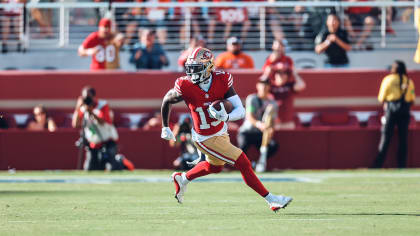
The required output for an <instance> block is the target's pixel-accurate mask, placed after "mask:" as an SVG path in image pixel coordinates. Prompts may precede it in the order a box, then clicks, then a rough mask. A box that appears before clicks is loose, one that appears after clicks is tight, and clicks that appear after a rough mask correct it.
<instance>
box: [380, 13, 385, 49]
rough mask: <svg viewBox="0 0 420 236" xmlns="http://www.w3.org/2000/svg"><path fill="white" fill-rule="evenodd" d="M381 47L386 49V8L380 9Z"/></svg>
mask: <svg viewBox="0 0 420 236" xmlns="http://www.w3.org/2000/svg"><path fill="white" fill-rule="evenodd" d="M381 47H382V48H384V47H386V7H385V6H382V7H381Z"/></svg>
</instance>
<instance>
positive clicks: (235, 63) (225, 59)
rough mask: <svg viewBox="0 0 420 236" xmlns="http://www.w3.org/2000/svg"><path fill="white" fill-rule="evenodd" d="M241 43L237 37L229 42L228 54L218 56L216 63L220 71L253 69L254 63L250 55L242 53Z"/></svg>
mask: <svg viewBox="0 0 420 236" xmlns="http://www.w3.org/2000/svg"><path fill="white" fill-rule="evenodd" d="M241 43H242V42H241V41H240V40H239V39H238V38H236V37H230V38H229V39H228V40H227V43H226V48H227V52H223V53H221V54H220V55H219V56H217V58H216V61H215V63H214V64H215V66H216V68H220V69H253V68H254V61H253V60H252V57H251V56H249V55H248V54H246V53H244V52H242V48H241V47H242V45H241Z"/></svg>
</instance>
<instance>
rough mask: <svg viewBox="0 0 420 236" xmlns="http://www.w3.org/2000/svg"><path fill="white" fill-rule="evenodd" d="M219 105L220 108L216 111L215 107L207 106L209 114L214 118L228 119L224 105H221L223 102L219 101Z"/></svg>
mask: <svg viewBox="0 0 420 236" xmlns="http://www.w3.org/2000/svg"><path fill="white" fill-rule="evenodd" d="M220 107H221V109H220V111H218V110H216V108H214V107H213V106H211V105H210V107H209V113H210V116H211V117H213V118H214V119H217V120H221V121H224V122H226V121H227V120H228V119H229V115H228V114H227V113H226V110H225V106H224V105H223V103H220Z"/></svg>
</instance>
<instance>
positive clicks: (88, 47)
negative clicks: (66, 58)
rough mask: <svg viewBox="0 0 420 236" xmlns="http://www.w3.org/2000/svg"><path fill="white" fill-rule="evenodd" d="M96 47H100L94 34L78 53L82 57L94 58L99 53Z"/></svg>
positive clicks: (84, 42) (80, 47)
mask: <svg viewBox="0 0 420 236" xmlns="http://www.w3.org/2000/svg"><path fill="white" fill-rule="evenodd" d="M96 46H98V44H97V42H96V40H95V35H94V34H93V33H92V34H90V35H89V36H88V37H87V38H86V39H85V41H83V43H82V44H81V45H80V46H79V49H78V50H77V52H78V54H79V56H81V57H86V56H92V55H94V54H95V53H97V52H98V51H99V49H98V48H97V47H96Z"/></svg>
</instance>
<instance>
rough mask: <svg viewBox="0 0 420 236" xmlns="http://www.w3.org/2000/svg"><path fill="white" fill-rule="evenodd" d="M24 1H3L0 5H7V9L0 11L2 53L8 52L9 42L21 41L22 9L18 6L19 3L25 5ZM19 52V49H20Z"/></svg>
mask: <svg viewBox="0 0 420 236" xmlns="http://www.w3.org/2000/svg"><path fill="white" fill-rule="evenodd" d="M24 2H25V1H24V0H3V1H0V3H4V4H7V5H6V7H4V8H3V9H0V13H1V14H0V15H2V17H1V18H0V23H1V24H0V25H1V27H0V34H1V40H2V48H1V52H2V53H7V52H8V46H7V44H8V43H10V42H9V41H13V42H18V41H19V40H20V35H19V34H20V32H21V30H22V31H23V29H22V28H21V26H20V24H21V20H22V19H21V18H22V12H23V10H22V8H21V7H19V6H17V4H18V3H24ZM18 45H19V46H18V47H20V43H19V44H18ZM18 51H19V49H18Z"/></svg>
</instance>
